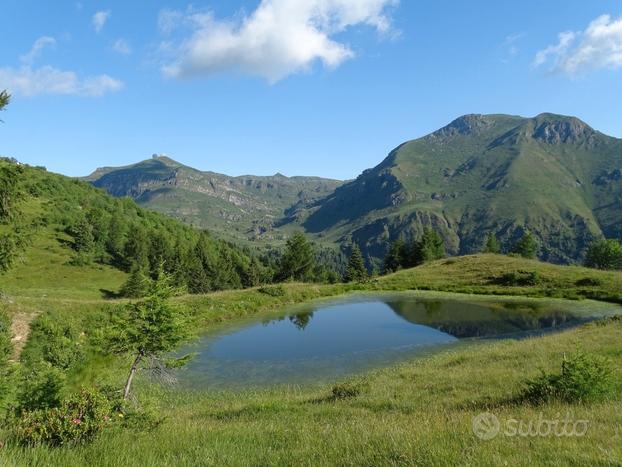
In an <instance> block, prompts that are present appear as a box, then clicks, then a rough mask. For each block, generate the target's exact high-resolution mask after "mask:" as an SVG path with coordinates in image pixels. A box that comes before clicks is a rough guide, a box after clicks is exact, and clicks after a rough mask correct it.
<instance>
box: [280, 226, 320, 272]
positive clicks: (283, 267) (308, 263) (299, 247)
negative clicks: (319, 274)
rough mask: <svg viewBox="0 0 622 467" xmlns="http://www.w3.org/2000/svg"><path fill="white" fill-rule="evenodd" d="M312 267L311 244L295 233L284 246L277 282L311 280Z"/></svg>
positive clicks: (300, 234)
mask: <svg viewBox="0 0 622 467" xmlns="http://www.w3.org/2000/svg"><path fill="white" fill-rule="evenodd" d="M314 266H315V256H314V253H313V248H312V247H311V244H310V243H309V242H308V241H307V239H306V238H305V236H304V235H303V234H302V233H300V232H296V233H295V234H294V235H293V236H292V238H290V239H289V240H288V241H287V244H286V246H285V253H284V254H283V257H282V258H281V262H280V266H279V272H278V274H277V280H279V281H286V280H296V281H307V280H309V279H310V278H311V275H312V272H313V268H314Z"/></svg>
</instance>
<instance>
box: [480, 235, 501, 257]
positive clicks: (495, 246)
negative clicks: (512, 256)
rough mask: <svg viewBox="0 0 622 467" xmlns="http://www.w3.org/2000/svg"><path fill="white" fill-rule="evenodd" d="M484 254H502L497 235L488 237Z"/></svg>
mask: <svg viewBox="0 0 622 467" xmlns="http://www.w3.org/2000/svg"><path fill="white" fill-rule="evenodd" d="M484 253H493V254H499V253H501V244H500V243H499V240H498V239H497V236H496V235H495V234H493V233H489V234H488V237H487V238H486V246H485V247H484Z"/></svg>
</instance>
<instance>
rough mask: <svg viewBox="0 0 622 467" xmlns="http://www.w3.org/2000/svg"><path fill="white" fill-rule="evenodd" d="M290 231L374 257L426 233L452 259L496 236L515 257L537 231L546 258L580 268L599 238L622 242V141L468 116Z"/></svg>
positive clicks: (580, 130) (405, 150) (572, 126)
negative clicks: (514, 247) (440, 241)
mask: <svg viewBox="0 0 622 467" xmlns="http://www.w3.org/2000/svg"><path fill="white" fill-rule="evenodd" d="M289 222H291V223H301V225H302V226H303V227H304V228H305V229H306V230H307V231H308V232H309V233H313V234H321V235H322V237H323V238H325V239H327V240H332V241H335V242H344V241H347V240H348V239H350V238H352V239H354V240H355V241H356V242H357V243H358V244H359V245H360V246H361V247H362V248H363V249H364V251H365V252H366V253H367V255H368V256H369V257H372V258H373V257H375V258H381V257H382V256H383V255H384V253H385V252H386V245H387V241H391V240H394V239H396V238H397V237H398V236H400V235H401V236H403V237H405V238H406V239H409V238H412V237H416V236H417V235H419V234H420V232H421V231H422V229H423V228H424V227H425V226H432V227H434V228H435V229H437V230H439V231H440V232H441V233H442V234H443V236H444V237H445V241H446V246H447V249H448V251H449V252H450V253H452V254H465V253H471V252H474V251H478V250H479V249H481V248H482V246H483V243H484V241H485V237H486V235H487V234H488V233H489V232H493V233H495V234H496V235H497V236H498V237H499V239H500V240H501V241H502V242H503V243H504V244H505V246H506V249H507V248H509V246H510V245H511V244H512V243H513V242H514V241H515V240H516V239H517V238H518V237H520V236H521V235H522V234H523V232H524V231H525V230H529V231H531V232H532V233H534V234H535V235H536V236H537V237H538V238H539V239H540V242H541V244H542V251H541V257H542V258H543V259H546V260H549V261H552V262H558V263H568V262H574V261H576V260H578V259H580V258H581V256H582V254H583V252H584V250H585V247H586V245H587V244H588V242H590V241H591V240H592V239H594V238H596V237H600V236H602V235H605V236H607V237H615V238H621V237H622V140H620V139H617V138H613V137H610V136H606V135H604V134H602V133H600V132H598V131H596V130H594V129H593V128H591V127H590V126H588V125H587V124H586V123H584V122H582V121H581V120H579V119H577V118H574V117H567V116H561V115H553V114H542V115H538V116H537V117H535V118H522V117H517V116H509V115H466V116H463V117H460V118H458V119H457V120H455V121H453V122H452V123H450V124H449V125H447V126H446V127H444V128H442V129H440V130H438V131H436V132H434V133H432V134H430V135H428V136H425V137H423V138H420V139H417V140H414V141H410V142H407V143H405V144H402V145H401V146H399V147H397V148H396V149H395V150H393V151H392V152H391V153H390V154H389V156H388V157H387V158H386V159H385V160H384V161H383V162H382V163H381V164H380V165H378V166H377V167H375V168H373V169H370V170H367V171H365V172H364V173H363V174H361V175H360V176H359V177H358V178H357V179H356V180H354V181H351V182H349V183H346V184H344V185H343V186H340V187H339V188H337V189H336V190H335V192H334V193H333V194H331V195H329V196H327V197H326V198H324V199H321V200H318V201H317V202H315V203H314V204H313V205H311V206H306V207H303V208H301V209H299V210H297V211H296V212H294V213H293V215H292V216H291V218H290V220H289Z"/></svg>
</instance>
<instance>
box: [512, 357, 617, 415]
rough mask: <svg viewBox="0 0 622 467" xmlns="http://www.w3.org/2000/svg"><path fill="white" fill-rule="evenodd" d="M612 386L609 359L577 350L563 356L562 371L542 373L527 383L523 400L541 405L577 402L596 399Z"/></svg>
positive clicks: (607, 392)
mask: <svg viewBox="0 0 622 467" xmlns="http://www.w3.org/2000/svg"><path fill="white" fill-rule="evenodd" d="M613 388H614V380H613V373H612V370H611V367H610V364H609V362H608V361H607V360H606V359H604V358H601V357H598V356H594V355H590V354H586V353H583V352H577V353H575V354H574V355H571V356H570V357H569V358H566V357H565V356H564V360H563V362H562V367H561V373H545V372H542V374H541V375H540V376H538V377H537V378H535V379H532V380H528V381H527V382H526V388H525V390H524V391H523V393H522V397H521V398H522V399H523V400H525V401H527V402H530V403H533V404H541V403H545V402H548V401H551V400H559V401H562V402H568V403H576V402H589V401H593V400H598V399H600V398H602V397H604V396H606V395H607V394H609V393H610V392H611V391H612V390H613Z"/></svg>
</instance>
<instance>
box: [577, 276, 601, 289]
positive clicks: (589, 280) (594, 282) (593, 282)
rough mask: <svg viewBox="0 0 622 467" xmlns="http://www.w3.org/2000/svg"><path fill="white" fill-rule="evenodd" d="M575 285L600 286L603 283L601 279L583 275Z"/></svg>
mask: <svg viewBox="0 0 622 467" xmlns="http://www.w3.org/2000/svg"><path fill="white" fill-rule="evenodd" d="M575 285H576V286H577V287H600V286H602V285H603V281H602V280H601V279H597V278H595V277H584V278H583V279H579V280H578V281H577V282H575Z"/></svg>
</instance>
